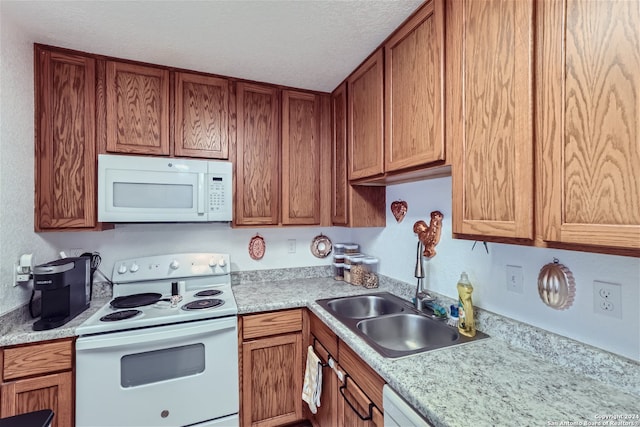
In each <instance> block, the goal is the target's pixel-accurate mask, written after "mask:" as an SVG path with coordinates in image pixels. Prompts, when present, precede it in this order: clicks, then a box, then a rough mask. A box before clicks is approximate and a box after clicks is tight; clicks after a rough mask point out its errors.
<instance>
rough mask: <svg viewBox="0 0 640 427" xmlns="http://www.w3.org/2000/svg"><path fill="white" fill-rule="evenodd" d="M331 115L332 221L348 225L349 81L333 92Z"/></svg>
mask: <svg viewBox="0 0 640 427" xmlns="http://www.w3.org/2000/svg"><path fill="white" fill-rule="evenodd" d="M331 117H332V120H331V127H332V129H331V133H332V135H331V142H332V150H331V153H332V154H331V172H332V173H331V188H332V194H333V198H332V201H331V222H332V224H333V225H347V223H348V219H347V212H348V210H349V199H348V190H349V179H348V176H347V83H342V84H341V85H340V86H338V88H337V89H336V90H335V91H333V93H332V94H331Z"/></svg>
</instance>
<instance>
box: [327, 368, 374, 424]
mask: <svg viewBox="0 0 640 427" xmlns="http://www.w3.org/2000/svg"><path fill="white" fill-rule="evenodd" d="M338 384H339V387H341V388H342V390H340V389H339V395H338V404H337V413H338V416H337V419H338V422H337V425H338V427H383V426H384V415H383V414H382V412H381V411H380V409H378V407H377V406H375V405H373V403H372V401H371V399H369V398H368V397H367V395H366V394H364V393H363V391H362V389H361V388H360V387H359V386H358V384H357V383H356V382H355V381H353V379H352V378H351V377H346V379H345V382H344V383H341V382H340V381H338Z"/></svg>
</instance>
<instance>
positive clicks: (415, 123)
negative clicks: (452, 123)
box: [384, 0, 445, 172]
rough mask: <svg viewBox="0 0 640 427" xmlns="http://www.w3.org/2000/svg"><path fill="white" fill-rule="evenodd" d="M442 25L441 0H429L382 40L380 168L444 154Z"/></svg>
mask: <svg viewBox="0 0 640 427" xmlns="http://www.w3.org/2000/svg"><path fill="white" fill-rule="evenodd" d="M443 27H444V5H443V0H432V1H430V2H428V3H427V4H425V5H424V6H423V7H422V9H420V10H419V11H418V12H417V13H416V14H415V15H414V16H413V17H412V18H411V20H410V21H409V22H407V23H406V24H405V25H404V26H403V27H401V28H400V29H399V30H398V31H397V32H396V33H395V34H394V35H393V36H392V37H391V39H389V41H388V42H387V43H386V44H385V46H384V60H385V99H384V102H385V123H384V129H385V152H384V159H385V160H384V170H385V172H390V171H396V170H399V169H404V168H408V167H414V166H421V165H425V164H429V163H433V162H437V161H441V160H444V159H445V140H444V126H443V116H442V114H443V111H444V94H443V91H444V82H443V80H442V78H443V75H442V66H443V63H444V29H443Z"/></svg>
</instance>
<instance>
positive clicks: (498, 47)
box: [446, 0, 534, 239]
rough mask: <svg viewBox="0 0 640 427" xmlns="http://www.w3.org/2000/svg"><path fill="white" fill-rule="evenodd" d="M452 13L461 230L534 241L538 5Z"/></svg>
mask: <svg viewBox="0 0 640 427" xmlns="http://www.w3.org/2000/svg"><path fill="white" fill-rule="evenodd" d="M448 7H450V8H451V10H447V13H446V15H447V38H448V41H447V61H452V63H453V65H452V64H451V63H450V64H449V66H450V69H451V70H452V72H451V73H448V75H447V79H448V81H447V84H448V85H450V87H449V88H448V89H447V91H448V96H447V103H448V104H451V108H450V110H448V113H447V114H450V115H451V120H450V122H449V123H451V126H450V129H449V131H448V137H450V138H452V146H454V147H455V149H454V150H453V155H454V158H453V163H452V177H453V232H454V233H462V234H471V235H483V236H493V237H507V238H522V239H533V237H534V235H533V207H534V184H533V177H534V173H533V172H534V166H533V152H534V141H533V54H534V49H533V23H534V20H533V9H534V1H533V0H522V1H512V0H502V1H500V0H492V1H487V0H463V1H449V2H448ZM449 66H448V68H449ZM449 93H451V94H454V95H453V96H449Z"/></svg>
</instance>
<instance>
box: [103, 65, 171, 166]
mask: <svg viewBox="0 0 640 427" xmlns="http://www.w3.org/2000/svg"><path fill="white" fill-rule="evenodd" d="M106 92H107V98H106V103H107V151H109V152H114V153H125V154H130V153H136V154H157V155H169V154H170V153H169V71H168V70H165V69H162V68H153V67H145V66H141V65H134V64H128V63H123V62H116V61H109V62H107V77H106Z"/></svg>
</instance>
